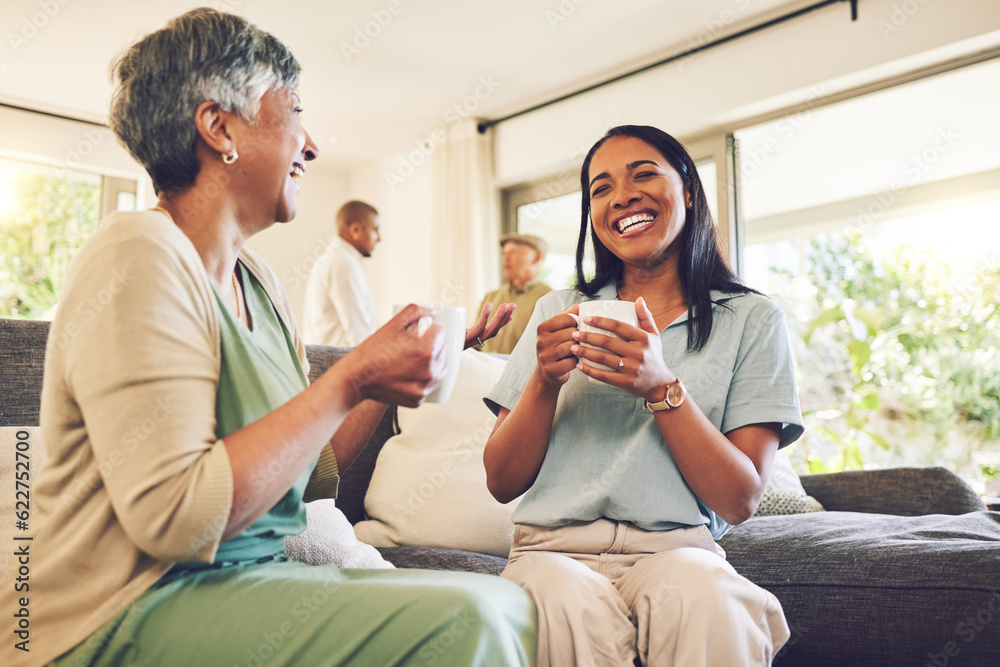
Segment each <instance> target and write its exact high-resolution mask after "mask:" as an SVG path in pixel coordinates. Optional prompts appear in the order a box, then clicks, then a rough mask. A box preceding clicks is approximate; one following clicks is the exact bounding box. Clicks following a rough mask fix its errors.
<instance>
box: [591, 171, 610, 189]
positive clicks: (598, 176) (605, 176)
mask: <svg viewBox="0 0 1000 667" xmlns="http://www.w3.org/2000/svg"><path fill="white" fill-rule="evenodd" d="M599 178H611V174H609V173H608V172H606V171H605V172H603V173H600V174H598V175H597V176H594V177H593V178H592V179H590V187H594V181H596V180H597V179H599Z"/></svg>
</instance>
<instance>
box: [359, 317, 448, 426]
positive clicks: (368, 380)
mask: <svg viewBox="0 0 1000 667" xmlns="http://www.w3.org/2000/svg"><path fill="white" fill-rule="evenodd" d="M432 313H433V311H431V310H430V309H429V308H423V307H420V306H416V305H414V304H410V305H409V306H406V307H405V308H401V309H400V310H399V312H398V313H397V314H396V315H395V316H394V317H393V318H392V319H391V320H389V321H388V322H387V323H386V324H385V326H383V327H381V328H379V329H378V330H376V331H375V333H373V334H372V335H371V336H369V337H368V338H366V339H365V340H364V341H362V342H361V343H360V344H359V345H358V346H357V347H356V348H354V350H353V351H352V352H351V353H350V354H348V355H347V357H345V358H344V361H348V360H350V361H349V363H351V364H356V365H358V366H359V368H358V369H357V370H356V372H354V373H353V374H352V376H351V377H352V380H351V382H352V388H353V389H354V390H355V391H356V392H357V393H358V395H359V396H360V397H361V398H371V399H374V400H377V401H382V402H383V403H395V404H398V405H402V406H405V407H410V408H415V407H417V406H418V405H420V404H421V403H422V402H423V401H424V400H425V399H426V398H427V397H428V395H430V394H432V393H433V392H434V391H435V390H437V388H438V387H439V386H440V385H441V383H442V382H443V380H444V378H445V370H446V365H445V354H446V349H445V343H446V336H445V332H444V331H443V330H442V329H441V327H439V326H436V325H431V326H429V327H426V330H424V331H420V330H419V329H420V321H421V320H424V321H425V322H426V319H425V318H428V317H430V316H431V315H432ZM341 363H343V362H341Z"/></svg>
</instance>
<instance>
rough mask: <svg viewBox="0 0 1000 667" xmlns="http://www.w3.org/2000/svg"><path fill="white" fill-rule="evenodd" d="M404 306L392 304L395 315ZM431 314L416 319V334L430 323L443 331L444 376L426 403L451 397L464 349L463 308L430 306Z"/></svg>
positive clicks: (425, 329)
mask: <svg viewBox="0 0 1000 667" xmlns="http://www.w3.org/2000/svg"><path fill="white" fill-rule="evenodd" d="M405 307H406V306H394V307H393V309H392V313H393V315H396V314H398V313H399V311H401V310H402V309H403V308H405ZM432 310H433V311H434V314H433V315H429V316H427V317H421V318H420V319H419V320H418V321H417V334H418V335H420V336H423V335H424V333H425V332H426V331H427V329H429V328H430V326H431V324H436V325H438V326H439V327H441V330H442V331H444V340H445V342H444V345H445V358H444V364H445V376H444V380H442V381H441V384H440V385H438V388H437V389H435V390H434V391H432V392H431V393H430V394H429V395H428V396H427V398H425V399H424V401H425V402H427V403H446V402H447V401H448V399H449V398H451V391H452V390H453V389H454V388H455V380H457V379H458V368H459V366H460V365H461V363H462V350H464V349H465V308H461V307H458V306H439V307H436V308H432Z"/></svg>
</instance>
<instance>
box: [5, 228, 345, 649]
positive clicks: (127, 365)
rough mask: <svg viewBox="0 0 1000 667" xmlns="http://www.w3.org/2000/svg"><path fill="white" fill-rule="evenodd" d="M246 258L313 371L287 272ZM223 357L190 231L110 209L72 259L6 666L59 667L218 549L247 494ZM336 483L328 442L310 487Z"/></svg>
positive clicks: (50, 368)
mask: <svg viewBox="0 0 1000 667" xmlns="http://www.w3.org/2000/svg"><path fill="white" fill-rule="evenodd" d="M240 259H241V260H242V261H243V262H244V264H245V265H246V267H247V268H248V269H249V270H250V272H251V273H253V275H254V276H255V277H256V278H257V280H259V281H260V283H261V285H263V287H264V289H265V291H266V292H267V294H268V296H269V297H270V299H271V302H272V303H273V304H274V306H275V310H276V311H277V313H278V315H279V317H280V318H281V320H282V321H283V322H284V324H285V326H286V327H288V329H289V331H290V333H291V335H292V338H293V340H294V341H295V347H296V351H297V352H298V356H299V359H300V360H301V362H302V364H303V367H304V368H305V369H306V371H307V372H308V362H307V361H306V355H305V347H304V345H303V343H302V341H301V339H300V338H299V336H298V333H297V331H296V328H295V322H294V318H293V316H292V312H291V307H290V305H289V303H288V299H287V297H286V295H285V292H284V290H283V289H282V288H281V286H280V284H279V282H278V280H277V278H276V276H275V275H274V274H273V273H272V272H271V270H270V269H269V268H268V267H267V266H266V265H265V264H264V263H263V262H262V261H261V260H260V259H259V258H257V257H255V256H254V255H253V254H252V253H250V252H248V251H246V250H244V251H242V252H241V253H240ZM220 360H221V357H220V338H219V321H218V314H217V311H216V304H215V300H214V297H213V294H212V288H211V286H210V284H209V281H208V276H207V274H206V272H205V267H204V265H203V264H202V262H201V258H200V257H199V255H198V252H197V251H196V250H195V247H194V245H192V243H191V241H190V240H189V239H188V238H187V236H185V235H184V233H183V232H181V231H180V230H179V229H178V228H177V227H176V226H175V225H174V223H173V222H171V221H170V220H169V219H168V218H167V217H166V216H164V215H163V214H161V213H157V212H152V211H145V212H142V213H114V214H112V215H111V216H109V217H108V218H107V219H106V220H105V221H104V222H103V223H102V224H101V226H100V227H99V229H98V230H97V232H95V234H94V236H93V237H92V238H91V239H90V240H89V241H88V242H87V243H86V244H85V245H84V247H83V248H82V249H81V250H80V252H79V253H78V254H77V256H76V257H75V258H74V259H73V261H72V263H71V265H70V268H69V272H68V274H67V276H66V286H65V288H64V289H63V292H62V294H61V298H60V303H59V308H58V311H57V313H56V316H55V319H54V321H53V322H52V328H51V330H50V333H49V340H48V346H47V349H46V358H45V375H44V382H43V388H42V405H41V425H42V434H43V437H44V440H45V447H46V451H47V461H46V464H45V467H44V469H43V470H42V472H41V474H40V476H39V479H38V481H37V483H36V484H35V488H34V489H33V490H32V493H33V500H34V501H35V502H36V506H37V512H36V514H35V516H36V517H38V520H36V525H38V526H39V532H38V533H37V534H36V535H35V538H34V540H33V541H32V542H31V543H30V550H31V560H30V562H31V574H30V591H28V592H20V593H18V592H15V591H14V586H13V582H11V581H10V580H9V577H7V576H5V577H4V579H5V581H4V582H3V583H2V588H0V610H2V611H0V613H2V614H3V616H4V617H5V618H7V619H8V622H7V623H5V624H4V625H3V627H5V628H7V627H9V619H11V618H12V616H11V615H8V610H14V609H17V606H16V605H17V598H18V597H29V598H30V605H29V608H30V613H31V618H30V631H31V637H30V639H31V640H30V643H29V647H30V649H31V650H30V653H25V652H23V651H20V650H16V649H15V648H14V646H13V645H14V643H15V641H14V640H12V636H11V635H10V633H9V632H5V633H4V634H5V638H4V640H3V642H0V664H4V665H15V664H32V665H34V664H45V663H47V662H49V661H50V660H52V659H54V658H56V657H58V656H59V655H61V654H63V653H65V652H66V651H68V650H69V649H71V648H73V647H74V646H75V645H77V644H78V643H80V642H81V641H83V640H84V639H85V638H86V637H88V636H89V635H91V634H92V633H94V632H95V631H96V630H98V629H99V628H100V627H101V626H102V625H103V624H104V623H105V622H106V621H108V620H109V619H110V618H112V617H113V616H114V615H115V614H117V613H118V612H120V611H121V610H122V609H124V608H125V607H126V606H127V605H128V604H129V603H130V602H131V601H133V600H134V599H136V598H137V597H138V596H139V595H140V594H142V593H143V592H144V591H145V590H146V589H147V588H149V587H150V586H151V585H152V584H153V583H154V582H155V581H156V580H157V579H159V578H160V577H161V576H162V575H163V574H164V573H165V572H166V571H167V570H168V569H170V567H171V566H172V565H173V564H174V563H175V562H178V561H205V562H211V561H212V559H213V558H214V555H215V552H216V549H217V548H218V546H219V542H220V540H221V537H222V533H223V530H224V528H225V526H226V523H227V521H228V519H229V512H230V507H231V504H232V501H233V480H232V471H231V469H230V466H229V457H228V455H227V453H226V448H225V447H223V446H220V445H221V441H220V440H216V438H215V433H214V429H215V400H216V388H217V384H218V378H219V369H220V363H221V361H220ZM336 485H337V467H336V458H335V457H334V455H333V449H332V447H325V448H324V449H323V454H322V455H321V461H320V465H318V466H317V469H316V472H314V473H313V477H312V479H311V480H310V488H309V495H310V496H311V497H317V496H321V495H323V493H322V491H320V492H318V491H317V489H318V488H319V487H323V489H324V490H325V492H326V495H335V494H336ZM10 570H16V568H10ZM10 613H12V611H11V612H10Z"/></svg>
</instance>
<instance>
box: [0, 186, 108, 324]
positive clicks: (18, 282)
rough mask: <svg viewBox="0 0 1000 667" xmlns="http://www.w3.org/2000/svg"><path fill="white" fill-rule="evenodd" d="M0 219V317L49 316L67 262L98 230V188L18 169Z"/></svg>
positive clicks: (99, 205) (99, 190)
mask: <svg viewBox="0 0 1000 667" xmlns="http://www.w3.org/2000/svg"><path fill="white" fill-rule="evenodd" d="M11 185H12V188H11V191H12V192H13V193H14V196H15V199H16V202H15V205H14V206H9V207H7V208H9V209H10V212H9V213H5V214H4V215H3V216H2V217H0V316H2V317H17V318H26V319H49V318H51V317H52V315H53V313H54V311H55V306H56V302H57V301H58V297H59V292H60V290H61V289H62V284H63V280H64V278H65V276H66V269H67V267H68V265H69V260H70V259H71V258H72V256H73V255H74V254H75V253H76V251H77V250H78V249H79V248H80V246H81V245H83V242H84V241H85V240H86V239H87V238H88V237H89V236H90V234H92V233H93V231H94V230H95V229H96V228H97V223H98V221H99V218H100V210H101V185H100V183H88V182H82V181H78V180H69V179H63V178H57V177H54V176H45V175H42V174H38V173H33V172H29V171H18V172H16V175H14V177H13V182H12V183H11Z"/></svg>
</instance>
